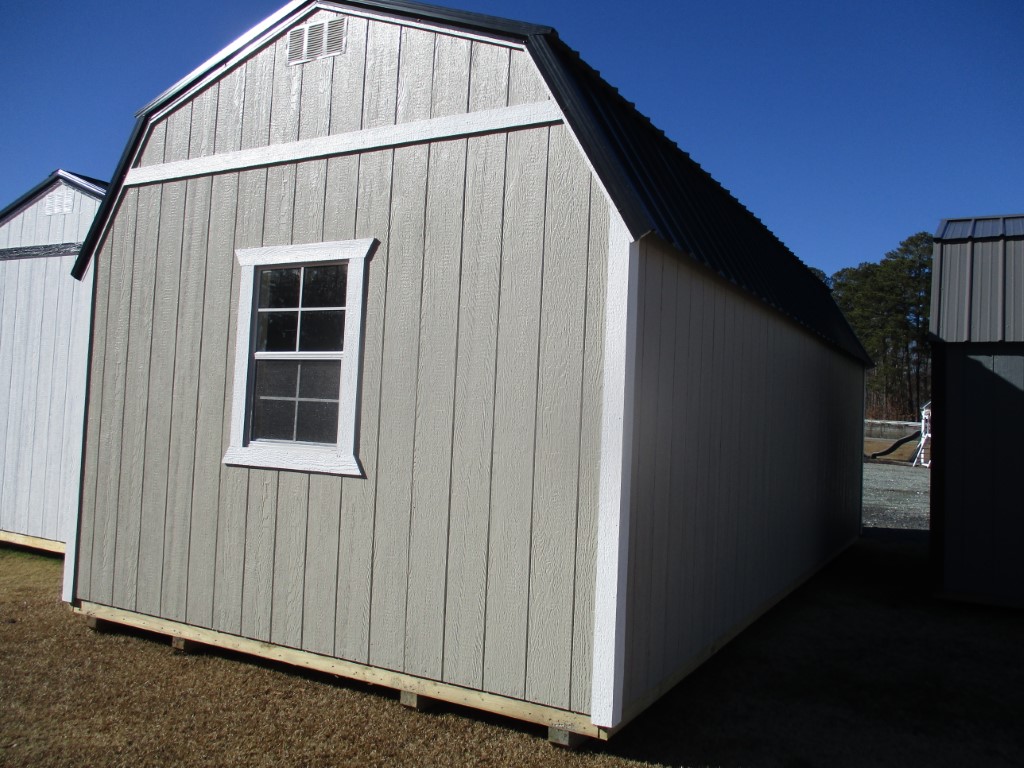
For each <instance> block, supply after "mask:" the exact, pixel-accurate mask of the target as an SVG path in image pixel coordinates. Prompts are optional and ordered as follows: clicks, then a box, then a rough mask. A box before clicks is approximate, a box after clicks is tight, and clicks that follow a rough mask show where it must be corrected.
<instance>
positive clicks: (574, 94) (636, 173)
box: [74, 0, 871, 365]
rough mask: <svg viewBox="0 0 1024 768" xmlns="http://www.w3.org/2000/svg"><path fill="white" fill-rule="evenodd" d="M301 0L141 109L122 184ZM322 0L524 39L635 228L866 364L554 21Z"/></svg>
mask: <svg viewBox="0 0 1024 768" xmlns="http://www.w3.org/2000/svg"><path fill="white" fill-rule="evenodd" d="M315 4H316V2H315V0H305V1H302V0H296V2H293V3H291V4H290V5H288V6H286V7H285V8H283V9H281V10H280V11H278V12H277V13H275V14H274V15H273V16H271V17H270V18H268V19H267V20H266V21H265V22H263V23H262V24H260V25H258V26H257V27H255V28H253V30H251V31H250V32H249V33H247V34H246V35H244V36H243V37H241V38H239V40H238V41H236V42H235V43H234V44H232V45H231V46H228V47H227V48H225V49H224V50H223V51H221V52H220V53H219V54H217V55H216V56H214V57H213V58H212V59H210V60H209V61H207V62H206V63H205V64H203V65H202V66H201V67H199V68H198V69H196V70H195V71H193V72H192V73H191V74H190V75H188V76H187V77H186V78H184V79H183V80H181V81H180V82H179V83H177V84H176V85H175V86H173V87H172V88H171V89H169V90H168V91H166V92H164V93H163V94H161V95H160V96H159V97H157V99H155V100H154V101H153V102H151V103H150V104H149V105H147V106H146V107H144V108H143V110H142V111H141V112H140V113H139V120H138V122H137V123H136V126H135V130H134V131H133V134H132V138H131V140H130V142H129V145H128V147H126V150H125V153H124V155H122V158H121V162H120V164H119V166H118V170H117V172H116V174H115V177H114V184H115V186H116V185H120V183H121V181H122V180H123V178H124V175H125V174H126V173H127V170H128V164H129V163H130V161H131V158H132V156H133V154H134V151H135V146H136V144H137V143H138V142H139V141H141V139H142V135H143V133H144V131H143V130H142V129H143V127H144V124H145V121H146V119H147V116H148V115H150V114H152V113H153V112H154V111H156V110H157V109H159V108H161V107H162V106H164V105H166V104H167V103H169V102H170V101H171V100H173V99H174V98H175V97H176V96H177V95H178V94H180V93H182V92H184V91H185V90H187V89H188V88H189V87H190V86H191V85H192V84H194V83H195V82H197V81H198V80H199V79H201V78H203V77H205V76H207V75H209V74H210V73H211V72H213V71H215V70H216V69H217V67H219V66H222V65H223V63H224V62H225V61H226V60H227V59H229V58H230V57H231V56H232V55H235V54H236V53H238V51H240V50H241V49H243V48H244V47H245V46H246V45H248V44H250V43H251V42H252V41H253V40H254V39H255V38H256V37H257V36H258V34H262V33H265V32H266V31H267V30H268V29H269V28H270V27H272V26H273V25H275V24H280V23H282V22H284V21H286V20H287V19H290V18H295V17H296V16H297V15H298V14H302V13H304V12H306V11H307V10H308V9H309V8H310V7H311V6H313V5H315ZM321 5H329V6H337V7H338V9H339V10H344V7H346V6H348V7H354V8H361V9H365V10H375V11H380V12H383V13H387V14H391V15H397V16H401V17H406V18H410V19H416V20H419V21H425V22H430V23H435V24H441V25H447V26H451V27H455V28H458V29H462V30H466V31H471V32H476V33H484V34H489V35H493V36H498V37H502V38H505V39H510V40H514V41H517V42H522V43H524V44H525V47H526V49H527V50H528V51H529V52H530V54H531V56H532V57H533V60H534V62H535V63H536V64H537V67H538V69H539V70H540V72H541V74H542V76H543V77H544V79H545V81H546V82H547V85H548V87H549V89H550V90H551V93H552V95H553V97H554V99H555V100H556V102H557V103H558V105H559V107H560V108H561V109H562V111H563V113H564V114H565V116H566V119H567V121H568V123H569V126H570V127H571V128H572V130H573V132H574V134H575V135H576V137H577V138H578V140H579V141H580V143H581V145H582V146H583V150H584V151H585V152H586V153H587V156H588V158H589V159H590V162H591V164H592V165H593V167H594V169H595V171H596V172H597V174H598V176H599V178H600V179H601V182H602V184H603V185H604V187H605V189H607V191H608V194H609V195H610V196H611V198H612V203H613V205H614V207H615V208H616V210H617V211H618V213H619V215H620V216H621V217H622V219H623V221H624V222H625V225H626V227H627V229H628V230H629V231H630V234H631V235H632V236H633V237H634V238H635V239H639V238H641V237H643V236H644V235H647V234H650V233H654V234H656V235H658V236H659V237H661V238H662V239H663V240H665V241H666V242H668V243H671V244H672V245H674V246H675V247H676V248H678V249H679V250H680V251H681V252H682V253H683V254H685V255H687V256H689V257H691V258H693V259H694V260H696V261H697V262H699V263H700V264H703V265H704V266H706V267H707V268H709V269H711V270H712V271H714V272H715V273H717V274H719V275H721V276H722V277H723V278H725V279H726V280H728V281H730V282H731V283H733V284H734V285H736V286H737V287H739V288H740V289H741V290H744V291H747V292H749V293H750V294H752V295H753V296H755V297H757V298H759V299H760V300H761V301H763V302H764V303H766V304H768V305H769V306H771V307H773V308H775V309H776V310H778V311H779V312H781V313H782V314H784V315H786V316H788V317H790V318H791V319H793V320H795V321H796V322H797V323H799V324H801V325H803V326H804V327H805V328H807V329H808V330H810V331H811V332H812V333H815V334H817V335H818V336H820V337H821V338H823V339H824V340H826V341H827V342H829V343H831V344H833V345H835V346H836V347H837V348H839V349H840V350H842V351H843V352H845V353H846V354H848V355H850V356H852V357H853V358H855V359H857V360H859V361H861V362H862V363H864V364H866V365H870V364H871V361H870V358H869V357H868V355H867V353H866V352H865V351H864V348H863V347H862V346H861V344H860V342H859V341H858V340H857V337H856V336H855V334H854V333H853V331H852V330H851V329H850V326H849V324H848V323H847V322H846V319H845V318H844V317H843V314H842V312H840V310H839V308H838V306H836V304H835V302H834V301H833V300H832V296H831V294H830V293H829V291H828V289H827V288H826V286H825V285H824V284H823V283H822V282H821V281H820V280H818V279H817V278H816V277H815V276H814V274H813V273H812V272H811V271H810V270H809V269H808V268H807V267H806V266H805V265H804V264H803V263H802V262H801V261H800V260H799V259H798V258H797V257H796V256H795V255H794V254H793V253H792V252H791V251H790V250H789V249H788V248H787V247H786V246H785V245H783V244H782V242H781V241H780V240H779V239H778V238H777V237H776V236H775V235H774V234H773V233H772V232H771V231H770V230H769V229H768V228H767V227H766V226H765V225H764V224H763V223H762V222H761V221H760V220H759V219H758V218H757V217H756V216H754V215H753V214H752V213H751V212H750V211H749V210H747V209H746V208H745V207H744V206H743V205H742V204H740V203H739V201H738V200H736V198H735V197H733V196H732V195H731V194H730V193H729V192H728V191H727V190H726V189H724V188H723V187H722V186H721V185H720V184H719V183H718V182H716V181H715V180H714V179H713V178H712V177H711V176H710V175H709V174H708V173H707V172H706V171H704V170H703V169H702V168H701V167H700V166H699V165H698V164H697V163H696V162H694V161H693V160H692V159H691V158H690V156H689V155H687V154H686V153H685V152H683V151H682V150H680V149H679V147H677V146H676V144H675V143H674V142H672V141H671V140H670V139H668V138H667V137H666V136H665V134H664V133H662V132H661V131H660V130H658V129H657V128H655V127H654V125H652V124H651V122H650V120H648V118H646V117H645V116H643V115H642V114H641V113H640V112H639V111H638V110H637V109H636V107H635V106H634V105H633V104H631V103H630V102H628V101H626V99H624V98H623V97H622V96H621V95H620V94H619V93H618V91H617V90H615V89H614V88H612V87H611V86H610V85H608V83H606V82H605V81H604V79H603V78H602V77H601V76H600V74H599V73H598V72H597V71H596V70H594V69H592V68H591V67H590V66H588V65H587V64H586V63H585V62H584V61H583V60H582V59H581V58H580V56H579V54H577V53H576V52H575V51H573V50H572V49H571V48H569V46H567V45H566V44H565V43H563V42H562V41H561V40H560V39H559V37H558V34H557V33H556V32H555V31H554V30H553V29H552V28H550V27H546V26H539V25H535V24H526V23H523V22H518V21H511V20H508V19H501V18H497V17H493V16H485V15H482V14H478V13H471V12H467V11H457V10H451V9H448V8H442V7H439V6H434V5H426V4H423V3H417V2H410V1H409V0H348V1H347V2H338V3H321ZM113 198H114V196H109V197H108V199H107V200H105V201H104V204H103V207H102V208H101V210H100V212H99V214H98V215H97V217H96V221H95V222H94V225H93V228H92V230H91V231H90V232H89V235H88V237H87V238H86V242H85V245H84V247H83V249H82V255H81V257H80V258H79V260H78V262H77V263H76V264H75V270H74V274H75V275H76V276H81V274H82V273H84V271H85V266H86V264H87V263H88V259H89V258H90V257H91V254H92V251H93V249H94V248H95V246H96V243H97V240H98V238H99V234H100V232H101V231H102V229H103V228H104V227H105V222H106V219H107V218H108V216H109V215H110V213H111V212H112V210H113V205H114V200H113Z"/></svg>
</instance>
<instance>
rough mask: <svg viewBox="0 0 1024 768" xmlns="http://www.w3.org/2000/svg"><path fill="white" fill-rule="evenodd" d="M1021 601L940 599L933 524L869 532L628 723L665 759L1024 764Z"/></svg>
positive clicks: (637, 742) (620, 741)
mask: <svg viewBox="0 0 1024 768" xmlns="http://www.w3.org/2000/svg"><path fill="white" fill-rule="evenodd" d="M1022 649H1024V614H1022V613H1021V612H1019V611H1012V610H1008V609H997V608H988V607H982V606H974V605H966V604H960V603H953V602H948V601H943V600H939V599H936V598H933V597H932V595H931V593H930V590H929V584H928V532H927V531H921V530H897V529H887V528H867V529H865V530H864V535H863V537H862V539H861V540H860V541H859V542H858V543H857V544H855V545H854V546H853V547H852V548H850V549H849V550H847V552H845V553H844V554H843V555H841V556H840V557H839V558H837V559H836V560H835V561H834V562H833V563H832V564H831V565H830V566H829V567H828V568H826V569H825V570H824V571H823V572H822V573H820V574H819V575H818V576H817V577H815V578H814V579H813V580H811V581H810V582H808V584H806V585H805V586H804V587H802V588H801V589H799V590H798V591H797V592H795V593H794V594H793V595H792V596H790V597H789V598H788V599H786V600H785V601H784V602H783V603H781V604H780V605H779V606H778V607H776V608H775V609H774V610H773V611H771V612H770V613H768V614H767V615H766V616H764V617H763V618H762V619H761V620H760V621H758V622H757V623H755V624H754V625H753V626H752V627H751V628H750V629H748V630H747V631H746V632H744V633H742V634H741V635H740V636H739V637H738V638H737V639H736V640H734V641H733V642H732V643H731V644H730V645H728V646H727V647H726V648H724V649H723V650H722V651H721V652H720V653H719V654H717V655H716V656H715V657H714V658H712V659H711V660H710V661H709V662H708V663H707V664H705V665H704V666H703V667H701V668H700V669H698V670H697V671H696V672H695V673H694V674H693V675H691V676H690V677H689V678H688V679H687V680H685V681H683V683H681V684H680V685H679V686H677V687H676V688H675V689H674V690H673V691H672V692H671V693H669V694H668V695H667V696H666V697H665V698H664V699H662V701H661V702H659V703H658V704H657V705H656V706H655V707H654V708H652V709H651V710H649V711H648V712H647V713H646V714H645V715H643V716H641V717H640V718H638V719H637V720H636V721H635V722H634V723H633V724H632V725H630V726H629V727H628V728H626V729H625V730H624V731H623V732H622V733H621V734H620V735H619V736H617V737H616V739H615V741H613V742H612V744H610V745H609V747H608V749H609V751H611V752H614V753H615V754H618V755H620V756H622V757H628V758H632V759H639V760H644V761H650V762H654V763H661V764H668V765H722V766H844V765H846V766H864V765H872V766H887V765H892V766H897V765H899V766H907V765H928V766H939V765H950V766H952V765H957V766H962V765H985V766H1000V765H1007V766H1008V765H1022V764H1024V736H1022V734H1024V729H1022V728H1021V715H1022V713H1024V663H1022V661H1024V659H1022Z"/></svg>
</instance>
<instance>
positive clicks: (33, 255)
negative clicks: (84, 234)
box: [0, 243, 82, 261]
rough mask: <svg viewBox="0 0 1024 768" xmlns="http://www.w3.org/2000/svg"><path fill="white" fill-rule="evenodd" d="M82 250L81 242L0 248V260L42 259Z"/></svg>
mask: <svg viewBox="0 0 1024 768" xmlns="http://www.w3.org/2000/svg"><path fill="white" fill-rule="evenodd" d="M80 250H82V244H81V243H54V244H53V245H27V246H22V247H20V248H2V249H0V261H10V260H12V259H40V258H45V257H48V256H71V255H73V254H76V253H78V252H79V251H80Z"/></svg>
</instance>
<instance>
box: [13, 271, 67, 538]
mask: <svg viewBox="0 0 1024 768" xmlns="http://www.w3.org/2000/svg"><path fill="white" fill-rule="evenodd" d="M36 261H38V262H40V263H39V265H38V266H39V267H40V268H41V271H42V272H43V292H42V293H41V294H40V295H39V298H38V301H39V313H40V316H41V317H40V329H39V344H38V345H37V346H36V347H35V354H36V357H37V358H38V363H37V365H38V370H39V373H38V381H37V384H36V387H35V390H34V392H33V397H32V403H31V406H32V409H31V411H29V412H30V413H32V415H33V416H32V421H33V435H32V443H31V451H29V450H28V447H27V446H26V447H25V449H24V451H23V452H24V453H30V454H31V457H30V462H31V464H30V476H29V477H30V479H29V494H28V507H27V508H26V512H27V514H28V521H27V522H28V525H27V526H26V528H25V531H26V532H27V533H28V534H29V535H31V536H39V537H42V538H46V531H47V529H48V528H53V527H55V525H51V517H52V515H51V510H50V509H48V508H47V507H46V504H45V496H46V466H47V453H48V446H49V442H50V433H51V431H52V429H53V427H52V426H51V424H50V402H51V397H52V394H51V393H52V391H53V360H54V350H55V346H56V335H57V323H56V321H57V313H56V311H55V310H56V308H57V304H58V302H59V299H60V295H59V294H60V287H61V283H62V282H63V279H62V278H65V277H67V273H64V274H61V272H60V267H61V259H59V258H47V259H36Z"/></svg>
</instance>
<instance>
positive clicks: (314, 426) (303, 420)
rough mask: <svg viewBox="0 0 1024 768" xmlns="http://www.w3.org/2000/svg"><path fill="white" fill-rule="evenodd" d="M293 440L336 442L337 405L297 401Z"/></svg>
mask: <svg viewBox="0 0 1024 768" xmlns="http://www.w3.org/2000/svg"><path fill="white" fill-rule="evenodd" d="M295 439H296V440H303V441H305V442H308V443H334V442H337V440H338V404H337V403H311V402H308V401H299V414H298V423H297V425H296V431H295Z"/></svg>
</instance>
